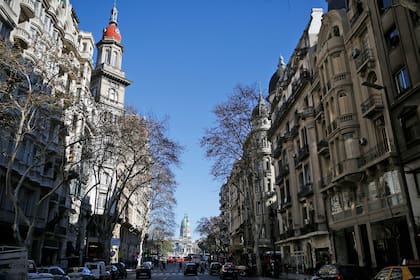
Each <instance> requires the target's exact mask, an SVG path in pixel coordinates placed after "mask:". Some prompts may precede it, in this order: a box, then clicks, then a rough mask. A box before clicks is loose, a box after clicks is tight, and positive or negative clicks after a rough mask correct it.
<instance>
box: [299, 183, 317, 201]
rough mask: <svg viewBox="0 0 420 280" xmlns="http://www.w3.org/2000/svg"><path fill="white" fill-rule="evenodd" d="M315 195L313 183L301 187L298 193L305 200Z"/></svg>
mask: <svg viewBox="0 0 420 280" xmlns="http://www.w3.org/2000/svg"><path fill="white" fill-rule="evenodd" d="M313 193H314V191H313V189H312V183H306V184H305V185H303V186H301V187H300V191H299V192H298V197H299V198H304V197H308V196H311V195H312V194H313Z"/></svg>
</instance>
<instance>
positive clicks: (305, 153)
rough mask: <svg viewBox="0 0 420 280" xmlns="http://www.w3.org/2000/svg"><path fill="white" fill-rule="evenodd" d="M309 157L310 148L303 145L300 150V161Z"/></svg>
mask: <svg viewBox="0 0 420 280" xmlns="http://www.w3.org/2000/svg"><path fill="white" fill-rule="evenodd" d="M308 156H309V146H308V145H307V144H306V145H303V147H302V148H300V149H299V151H298V160H299V161H303V160H304V159H306V158H307V157H308Z"/></svg>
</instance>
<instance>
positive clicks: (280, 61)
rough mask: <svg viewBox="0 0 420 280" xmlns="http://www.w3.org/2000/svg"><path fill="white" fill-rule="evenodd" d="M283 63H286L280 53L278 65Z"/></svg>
mask: <svg viewBox="0 0 420 280" xmlns="http://www.w3.org/2000/svg"><path fill="white" fill-rule="evenodd" d="M285 65H286V63H284V57H283V56H282V55H280V58H279V64H278V66H279V67H283V66H285Z"/></svg>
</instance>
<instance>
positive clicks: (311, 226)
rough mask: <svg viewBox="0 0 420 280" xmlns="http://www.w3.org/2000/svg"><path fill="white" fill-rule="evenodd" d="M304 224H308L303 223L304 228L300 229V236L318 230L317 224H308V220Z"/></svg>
mask: <svg viewBox="0 0 420 280" xmlns="http://www.w3.org/2000/svg"><path fill="white" fill-rule="evenodd" d="M305 222H308V223H305V224H304V226H303V227H301V228H300V234H301V235H303V234H307V233H310V232H314V231H317V230H318V224H317V223H313V222H309V221H308V220H306V221H305Z"/></svg>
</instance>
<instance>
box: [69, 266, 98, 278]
mask: <svg viewBox="0 0 420 280" xmlns="http://www.w3.org/2000/svg"><path fill="white" fill-rule="evenodd" d="M67 273H68V276H69V277H70V279H71V280H93V274H92V272H91V271H90V269H89V268H87V267H84V266H80V267H70V268H69V269H68V270H67Z"/></svg>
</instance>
